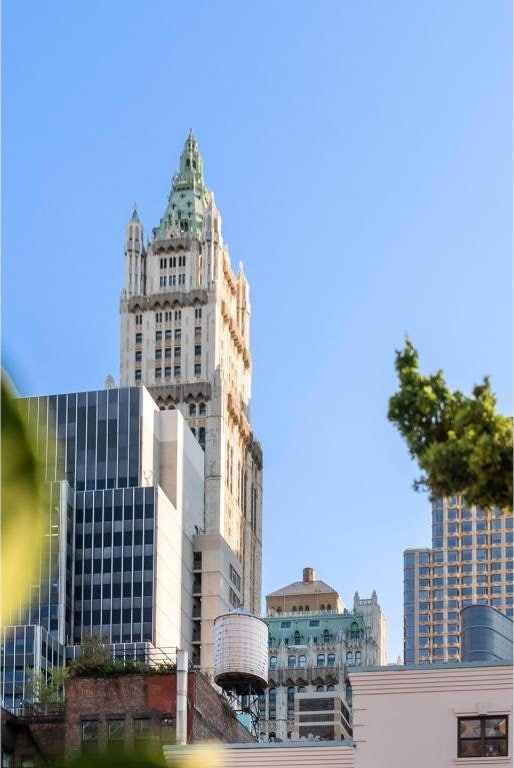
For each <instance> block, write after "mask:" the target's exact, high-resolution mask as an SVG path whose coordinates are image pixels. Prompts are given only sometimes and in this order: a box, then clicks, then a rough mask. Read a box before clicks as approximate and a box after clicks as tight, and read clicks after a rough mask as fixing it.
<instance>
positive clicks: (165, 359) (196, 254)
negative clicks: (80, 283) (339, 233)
mask: <svg viewBox="0 0 514 768" xmlns="http://www.w3.org/2000/svg"><path fill="white" fill-rule="evenodd" d="M120 315H121V382H122V385H123V386H133V385H137V384H144V385H145V386H147V387H148V389H149V391H150V392H151V394H152V396H153V398H154V400H155V401H156V403H157V405H158V406H159V408H160V409H161V410H168V409H175V408H176V409H178V410H179V411H180V412H181V413H182V415H183V416H184V418H185V419H186V421H187V423H188V425H189V427H190V428H191V430H192V432H193V434H194V435H195V437H196V438H197V440H198V442H199V443H200V445H201V446H202V448H203V449H204V451H205V516H204V525H203V527H202V528H199V530H198V532H197V538H196V542H195V551H196V552H197V553H198V554H197V556H196V565H197V572H196V574H195V590H196V595H197V598H198V600H197V605H196V609H195V614H196V615H195V621H196V624H195V630H194V637H195V638H196V640H195V643H196V645H197V651H198V652H197V654H196V656H195V663H196V664H197V665H199V666H201V668H202V669H204V670H206V671H210V670H211V669H212V632H213V621H214V618H215V617H216V616H218V615H219V614H221V613H224V612H226V610H228V609H229V608H231V607H232V608H237V607H239V606H240V605H243V606H244V607H245V608H247V609H249V610H250V611H253V612H256V613H259V612H260V594H261V531H262V451H261V448H260V445H259V443H258V442H257V441H256V440H255V438H254V435H253V432H252V426H251V420H250V397H251V372H252V363H251V356H250V298H249V287H248V282H247V280H246V277H245V275H244V272H243V267H242V264H240V265H239V268H238V270H237V272H236V273H235V272H233V270H232V266H231V263H230V257H229V253H228V248H227V246H226V245H225V243H224V241H223V237H222V231H221V216H220V214H219V211H218V209H217V208H216V204H215V202H214V195H213V194H212V192H211V191H210V190H209V189H208V188H207V187H206V185H205V182H204V178H203V164H202V158H201V156H200V153H199V150H198V144H197V142H196V139H195V137H194V136H193V134H192V132H190V133H189V135H188V137H187V139H186V142H185V146H184V149H183V152H182V155H181V157H180V168H179V171H178V173H176V174H175V175H174V176H173V181H172V187H171V192H170V194H169V198H168V202H167V205H166V209H165V211H164V214H163V216H162V218H161V221H160V223H159V225H158V226H157V227H155V228H154V229H153V232H152V237H151V239H150V241H149V242H147V243H146V242H145V237H144V230H143V225H142V223H141V222H140V221H139V217H138V214H137V212H136V211H135V210H134V213H133V215H132V218H131V219H130V221H129V223H128V224H127V227H126V239H125V285H124V288H123V291H122V294H121V301H120ZM203 537H206V538H203ZM205 585H206V586H205Z"/></svg>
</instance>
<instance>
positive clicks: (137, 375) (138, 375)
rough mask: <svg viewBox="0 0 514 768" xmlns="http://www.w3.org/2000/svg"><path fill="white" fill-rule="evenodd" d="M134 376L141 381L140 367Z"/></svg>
mask: <svg viewBox="0 0 514 768" xmlns="http://www.w3.org/2000/svg"><path fill="white" fill-rule="evenodd" d="M134 378H135V380H136V381H141V369H140V368H138V369H137V370H136V372H135V374H134Z"/></svg>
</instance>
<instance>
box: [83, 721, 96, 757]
mask: <svg viewBox="0 0 514 768" xmlns="http://www.w3.org/2000/svg"><path fill="white" fill-rule="evenodd" d="M97 747H98V720H83V721H82V748H83V749H85V750H95V749H96V748H97Z"/></svg>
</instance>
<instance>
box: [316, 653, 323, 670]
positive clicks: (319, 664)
mask: <svg viewBox="0 0 514 768" xmlns="http://www.w3.org/2000/svg"><path fill="white" fill-rule="evenodd" d="M316 666H317V667H324V666H325V654H324V653H318V658H317V660H316Z"/></svg>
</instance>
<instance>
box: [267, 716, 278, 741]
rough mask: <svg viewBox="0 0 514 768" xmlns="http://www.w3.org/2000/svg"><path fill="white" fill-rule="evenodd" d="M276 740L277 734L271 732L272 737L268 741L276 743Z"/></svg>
mask: <svg viewBox="0 0 514 768" xmlns="http://www.w3.org/2000/svg"><path fill="white" fill-rule="evenodd" d="M273 719H275V718H273ZM276 738H277V734H276V733H273V731H270V735H269V736H268V741H275V739H276Z"/></svg>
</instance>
